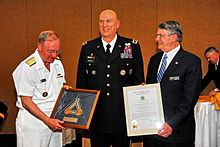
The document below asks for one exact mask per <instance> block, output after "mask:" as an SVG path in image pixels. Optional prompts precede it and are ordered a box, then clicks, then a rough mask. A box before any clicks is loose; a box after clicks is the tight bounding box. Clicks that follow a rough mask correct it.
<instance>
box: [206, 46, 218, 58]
mask: <svg viewBox="0 0 220 147" xmlns="http://www.w3.org/2000/svg"><path fill="white" fill-rule="evenodd" d="M211 52H216V53H219V51H218V49H217V48H215V47H213V46H210V47H208V48H207V49H206V50H205V52H204V56H205V55H206V54H208V53H211Z"/></svg>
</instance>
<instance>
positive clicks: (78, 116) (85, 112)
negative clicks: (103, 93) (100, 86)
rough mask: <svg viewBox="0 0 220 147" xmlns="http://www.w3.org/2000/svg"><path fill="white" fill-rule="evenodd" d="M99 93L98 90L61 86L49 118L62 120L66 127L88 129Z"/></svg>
mask: <svg viewBox="0 0 220 147" xmlns="http://www.w3.org/2000/svg"><path fill="white" fill-rule="evenodd" d="M99 94H100V91H99V90H88V89H78V88H68V89H65V88H64V87H62V88H61V90H60V93H59V96H58V99H57V101H56V103H55V106H54V108H53V111H52V114H51V118H55V119H59V120H63V121H64V124H63V126H65V127H68V128H73V129H86V130H88V129H89V126H90V122H91V120H92V117H93V114H94V110H95V107H96V104H97V101H98V98H99Z"/></svg>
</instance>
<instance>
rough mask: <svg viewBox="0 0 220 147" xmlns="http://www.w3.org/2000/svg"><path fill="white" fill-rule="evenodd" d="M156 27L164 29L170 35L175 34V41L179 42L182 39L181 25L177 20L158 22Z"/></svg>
mask: <svg viewBox="0 0 220 147" xmlns="http://www.w3.org/2000/svg"><path fill="white" fill-rule="evenodd" d="M158 28H160V29H166V30H167V31H168V32H169V34H170V35H172V34H177V37H178V38H177V41H178V42H181V41H182V40H183V32H182V27H181V26H180V24H179V23H178V22H177V21H174V20H169V21H166V22H164V23H161V24H159V26H158Z"/></svg>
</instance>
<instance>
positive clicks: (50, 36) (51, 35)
mask: <svg viewBox="0 0 220 147" xmlns="http://www.w3.org/2000/svg"><path fill="white" fill-rule="evenodd" d="M57 39H60V37H59V35H58V33H57V32H55V31H53V30H47V31H42V32H41V33H40V35H39V37H38V42H39V43H40V44H44V42H45V41H46V40H48V41H53V40H57Z"/></svg>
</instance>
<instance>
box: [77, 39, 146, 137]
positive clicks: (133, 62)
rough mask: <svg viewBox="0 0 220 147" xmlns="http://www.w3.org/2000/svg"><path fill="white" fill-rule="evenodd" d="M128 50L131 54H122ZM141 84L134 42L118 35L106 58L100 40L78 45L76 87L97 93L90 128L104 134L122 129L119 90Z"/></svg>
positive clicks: (139, 58) (140, 66)
mask: <svg viewBox="0 0 220 147" xmlns="http://www.w3.org/2000/svg"><path fill="white" fill-rule="evenodd" d="M125 45H127V46H126V47H125ZM129 48H130V49H131V50H130V51H131V52H130V51H129V52H126V51H128V50H127V49H129ZM127 55H131V56H132V58H131V56H130V58H129V57H126V56H127ZM142 82H144V72H143V59H142V54H141V49H140V46H139V43H138V42H137V41H135V40H132V39H128V38H124V37H121V36H119V35H118V38H117V41H116V43H115V46H114V49H113V53H112V55H111V56H110V57H109V58H108V59H107V57H106V53H105V51H104V47H103V44H102V41H101V38H100V37H99V38H96V39H94V40H92V41H88V42H87V43H85V45H83V46H82V49H81V54H80V58H79V63H78V72H77V87H78V88H86V89H97V90H101V93H100V97H99V100H98V103H97V107H96V111H95V115H94V118H93V120H92V127H93V128H94V129H97V130H98V131H101V132H105V133H112V132H117V131H122V129H126V123H125V111H124V99H123V89H122V87H124V86H131V85H138V84H140V83H142Z"/></svg>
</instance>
